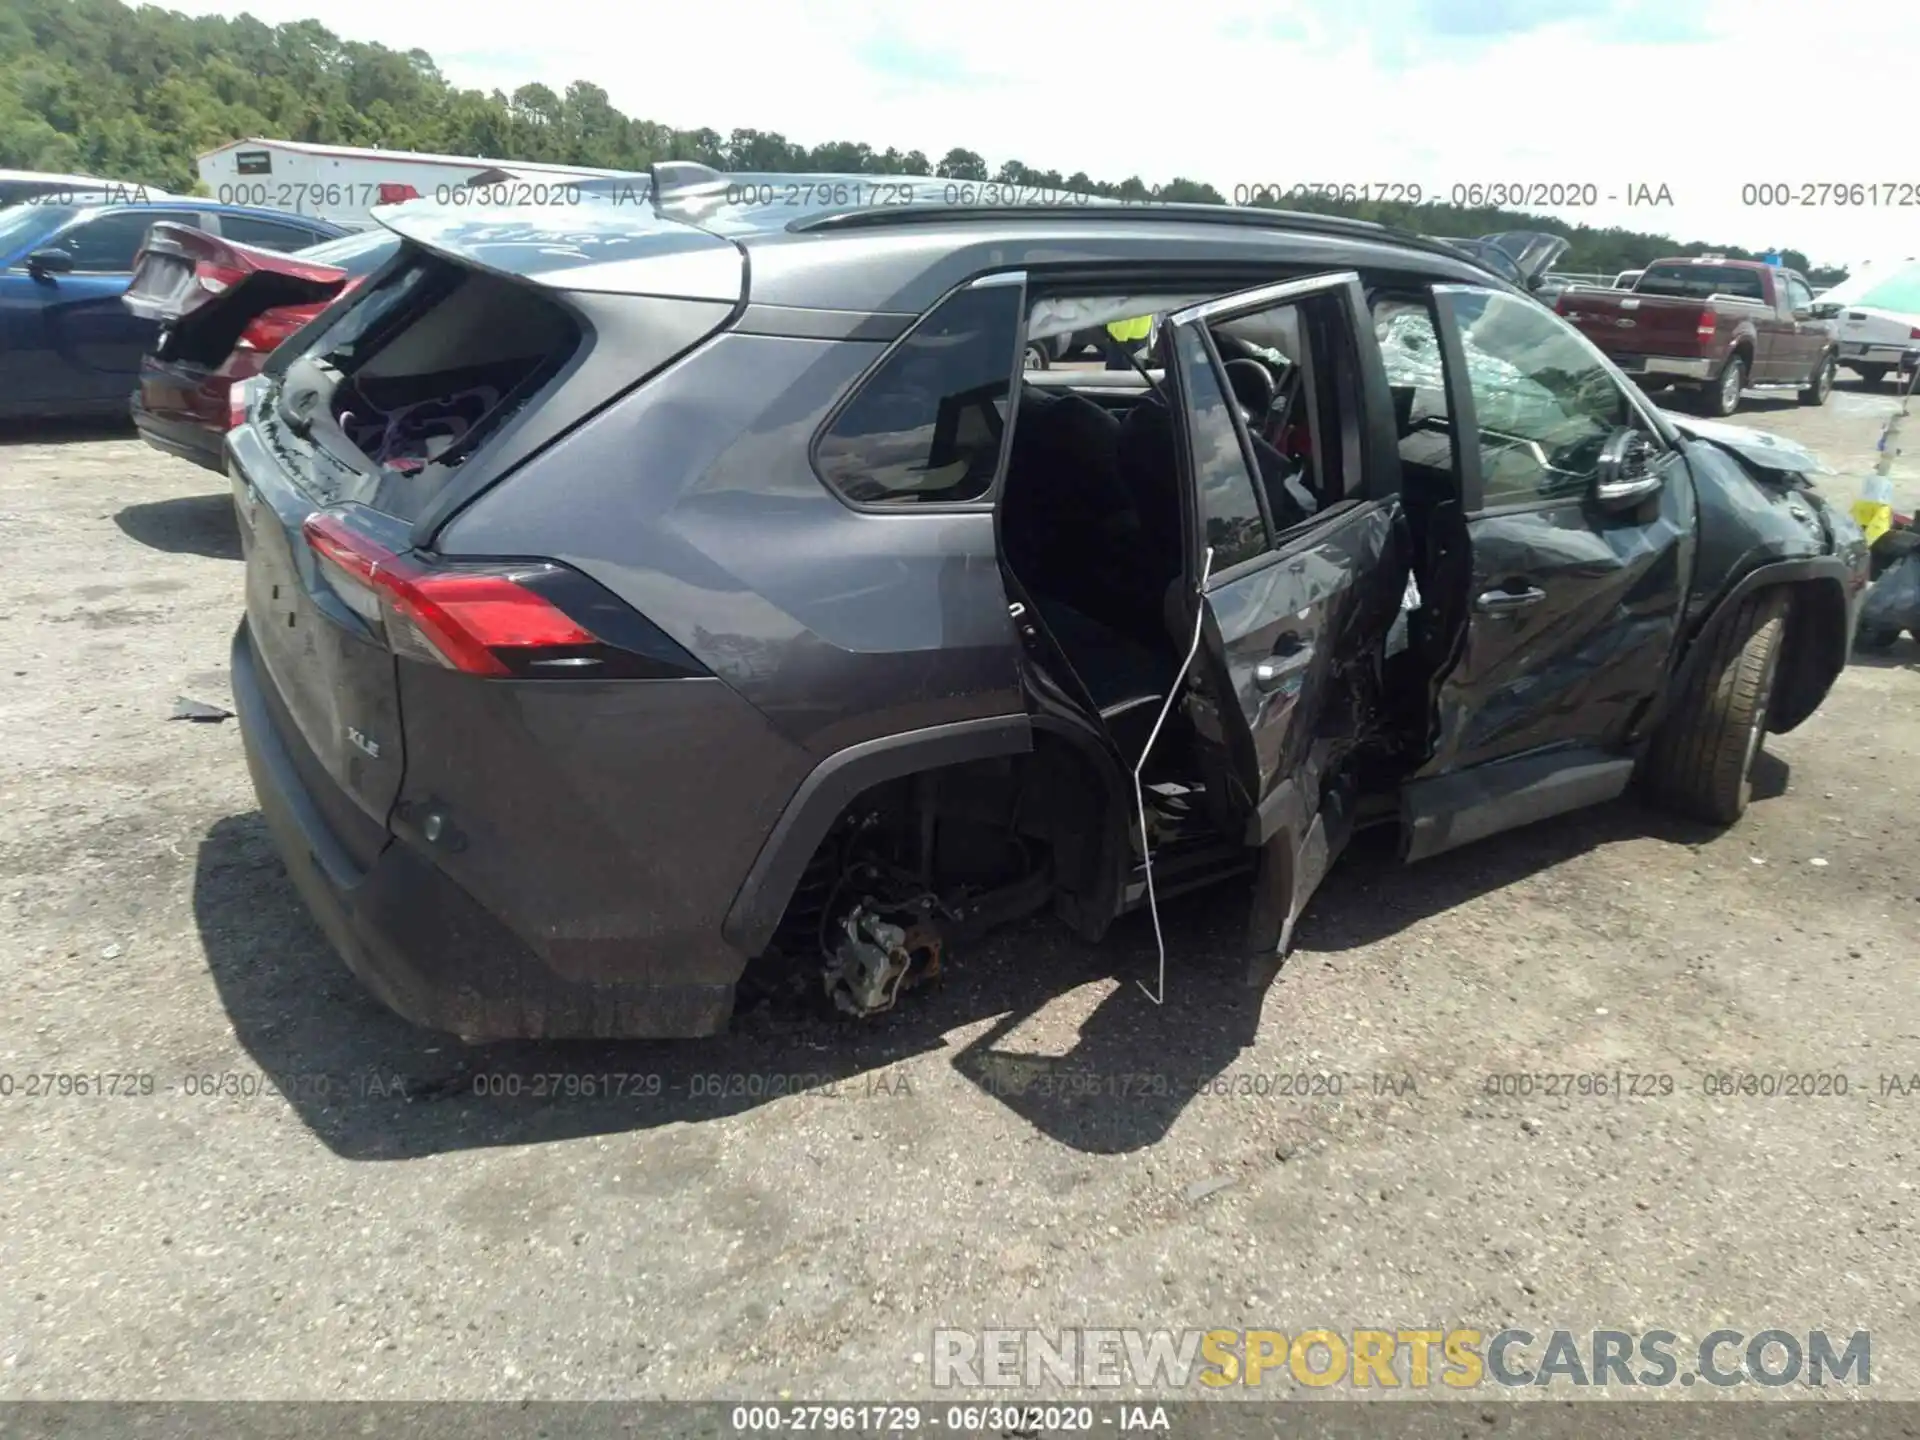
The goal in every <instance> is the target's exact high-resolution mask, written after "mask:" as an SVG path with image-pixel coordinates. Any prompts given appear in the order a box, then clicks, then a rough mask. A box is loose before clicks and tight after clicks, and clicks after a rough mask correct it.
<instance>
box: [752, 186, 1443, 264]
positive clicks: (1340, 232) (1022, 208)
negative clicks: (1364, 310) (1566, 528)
mask: <svg viewBox="0 0 1920 1440" xmlns="http://www.w3.org/2000/svg"><path fill="white" fill-rule="evenodd" d="M1118 215H1125V216H1126V218H1127V219H1129V220H1152V221H1160V222H1167V221H1179V222H1183V223H1198V224H1202V225H1238V226H1243V227H1245V228H1248V229H1253V230H1295V231H1305V232H1307V233H1309V234H1315V235H1337V236H1342V237H1345V238H1348V239H1369V240H1374V239H1378V240H1391V241H1393V242H1394V243H1396V244H1400V245H1407V246H1411V247H1413V248H1415V249H1419V250H1424V251H1426V252H1428V253H1429V254H1436V255H1445V256H1448V257H1449V258H1452V259H1456V260H1470V259H1471V257H1469V256H1465V255H1462V254H1461V253H1460V252H1459V251H1458V250H1456V249H1454V248H1453V247H1452V246H1451V245H1448V244H1446V243H1445V242H1443V241H1440V240H1436V239H1434V238H1433V237H1432V236H1430V235H1421V234H1419V233H1417V232H1415V231H1412V230H1401V229H1398V228H1396V227H1394V226H1391V225H1382V224H1380V223H1379V222H1377V221H1374V220H1355V219H1350V218H1348V217H1347V216H1345V215H1321V214H1318V213H1316V212H1314V211H1310V210H1266V209H1261V208H1257V207H1255V206H1250V205H1206V204H1199V203H1192V204H1186V203H1179V202H1168V203H1165V204H1163V203H1160V202H1158V201H1150V202H1145V203H1129V202H1126V201H1119V200H1108V199H1106V198H1105V197H1099V198H1096V199H1090V200H1089V201H1088V202H1087V203H1085V204H1064V205H940V204H917V205H867V206H862V207H860V208H857V209H856V208H847V209H843V210H830V211H827V212H825V213H823V214H816V215H803V216H800V217H799V218H797V219H795V220H793V221H792V222H790V223H789V224H788V226H787V229H788V230H790V231H792V232H794V233H796V234H808V233H812V232H816V231H823V230H824V231H834V230H869V229H884V228H886V227H888V226H891V225H916V224H918V225H938V224H941V223H943V222H945V221H981V220H1047V221H1062V220H1087V219H1093V218H1099V219H1108V220H1110V219H1113V218H1115V217H1116V216H1118Z"/></svg>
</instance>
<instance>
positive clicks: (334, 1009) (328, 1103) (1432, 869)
mask: <svg viewBox="0 0 1920 1440" xmlns="http://www.w3.org/2000/svg"><path fill="white" fill-rule="evenodd" d="M1785 788H1786V767H1785V765H1784V763H1783V762H1780V761H1779V760H1777V759H1775V758H1774V757H1772V756H1770V755H1766V754H1765V753H1764V752H1763V754H1762V757H1761V761H1760V763H1759V764H1758V765H1757V767H1756V775H1755V797H1756V799H1759V800H1763V801H1764V800H1765V799H1766V798H1769V797H1771V796H1773V795H1777V794H1779V793H1781V792H1782V791H1784V789H1785ZM1717 833H1718V832H1716V831H1715V830H1714V829H1713V828H1712V827H1709V826H1703V825H1690V824H1687V823H1685V822H1680V821H1675V820H1673V819H1671V818H1670V817H1667V816H1664V815H1662V814H1660V813H1659V812H1656V811H1652V810H1649V809H1647V808H1645V807H1643V806H1641V805H1638V804H1635V803H1632V802H1625V801H1623V802H1616V803H1614V804H1612V805H1607V806H1602V807H1599V808H1597V809H1595V810H1592V811H1588V812H1584V813H1581V814H1577V815H1574V816H1570V817H1564V818H1562V819H1559V820H1553V821H1547V822H1544V823H1542V824H1540V825H1537V826H1534V827H1532V828H1530V829H1528V830H1525V831H1521V832H1516V833H1514V834H1511V835H1506V836H1497V837H1494V838H1493V839H1490V840H1487V841H1484V842H1481V843H1480V844H1478V845H1474V846H1470V847H1467V848H1466V849H1463V850H1461V851H1458V852H1455V853H1453V854H1450V855H1443V856H1440V857H1437V858H1435V859H1433V860H1431V861H1427V862H1424V863H1423V864H1420V865H1416V866H1412V867H1402V866H1401V865H1400V864H1399V863H1398V862H1397V860H1396V858H1395V857H1394V855H1393V853H1392V849H1391V846H1390V845H1389V844H1388V843H1386V842H1385V841H1384V840H1381V839H1375V838H1372V837H1369V836H1366V835H1363V836H1361V837H1359V839H1358V840H1356V842H1355V845H1354V846H1353V847H1352V848H1351V849H1350V851H1349V853H1348V856H1347V857H1346V858H1345V859H1344V860H1343V861H1342V863H1341V864H1340V865H1339V866H1337V867H1336V868H1335V870H1334V872H1333V873H1332V874H1331V875H1330V876H1329V877H1328V880H1327V882H1326V884H1325V885H1324V886H1323V887H1322V889H1321V891H1320V893H1319V895H1318V896H1317V897H1316V898H1315V900H1314V903H1313V905H1312V906H1311V908H1310V909H1309V911H1308V913H1307V916H1306V917H1305V919H1304V920H1303V922H1302V926H1301V932H1300V939H1299V944H1298V946H1297V947H1296V950H1295V953H1294V956H1293V957H1292V958H1290V959H1289V961H1288V964H1289V965H1298V964H1303V963H1309V962H1310V961H1311V959H1312V957H1314V956H1315V955H1326V954H1330V953H1334V952H1339V951H1345V950H1350V949H1355V948H1359V947H1362V946H1366V945H1371V944H1373V943H1375V942H1377V941H1379V940H1382V939H1384V938H1386V937H1387V936H1389V935H1392V934H1394V933H1395V932H1397V931H1399V930H1401V929H1404V928H1406V927H1408V926H1411V925H1414V924H1416V923H1418V922H1419V921H1421V920H1423V919H1425V918H1427V917H1429V916H1432V915H1435V914H1438V913H1440V912H1442V911H1445V910H1448V909H1451V908H1453V907H1455V906H1457V905H1460V904H1463V903H1465V902H1466V901H1468V900H1470V899H1472V898H1474V897H1475V896H1478V895H1482V894H1485V893H1487V892H1488V891H1491V890H1496V889H1499V888H1501V887H1503V886H1506V885H1510V884H1513V883H1515V882H1517V881H1519V880H1522V879H1524V878H1526V877H1527V876H1529V875H1532V874H1534V873H1537V872H1538V871H1541V870H1544V869H1548V868H1551V867H1552V866H1554V865H1557V864H1559V863H1561V862H1562V861H1564V860H1567V859H1570V858H1572V857H1573V856H1575V855H1578V854H1581V853H1583V852H1585V851H1588V850H1591V849H1594V848H1597V847H1599V846H1602V845H1606V844H1610V843H1613V842H1615V841H1620V840H1627V839H1633V838H1640V837H1645V836H1648V835H1653V836H1656V837H1658V838H1662V839H1666V840H1669V841H1672V842H1674V843H1678V844H1689V845H1691V844H1699V843H1703V842H1705V841H1708V840H1711V839H1712V838H1713V837H1714V836H1715V835H1716V834H1717ZM1245 913H1246V906H1245V899H1244V895H1243V893H1242V892H1241V891H1240V890H1238V889H1237V888H1236V887H1234V886H1232V885H1228V886H1223V887H1220V888H1218V889H1215V890H1212V891H1203V892H1199V893H1196V894H1194V895H1190V896H1185V897H1182V898H1180V899H1178V900H1174V901H1170V902H1169V903H1168V904H1166V905H1164V906H1163V907H1162V911H1161V919H1162V924H1163V930H1164V934H1165V938H1166V950H1167V956H1168V961H1167V969H1168V973H1167V984H1166V989H1165V995H1164V1003H1160V1004H1156V1003H1154V1001H1153V1000H1152V999H1151V998H1150V997H1149V996H1148V995H1147V994H1145V993H1143V991H1142V988H1141V984H1137V983H1136V982H1142V983H1144V984H1145V985H1146V986H1149V987H1151V986H1154V985H1155V984H1156V979H1157V976H1156V969H1157V952H1156V948H1155V942H1154V933H1153V928H1152V923H1151V920H1150V919H1149V917H1147V916H1145V915H1133V916H1129V917H1126V918H1125V919H1123V920H1121V921H1120V922H1118V923H1117V924H1115V925H1114V927H1113V928H1112V930H1111V931H1110V933H1109V934H1108V936H1107V938H1106V939H1105V940H1104V941H1102V942H1101V943H1100V944H1098V945H1090V944H1087V943H1085V942H1083V941H1081V940H1078V939H1077V938H1075V937H1073V936H1072V935H1071V934H1069V933H1068V932H1067V931H1066V930H1065V929H1064V928H1063V927H1062V926H1060V925H1059V924H1057V923H1055V922H1053V921H1051V920H1036V921H1030V922H1026V923H1023V924H1019V925H1016V926H1012V927H1009V928H1008V929H1006V930H1004V931H1001V932H999V933H998V934H996V935H993V936H990V937H989V938H988V939H986V940H985V941H983V942H981V943H980V944H978V945H977V946H975V947H972V948H970V949H969V950H968V951H967V952H966V953H964V954H963V955H960V956H958V957H955V958H954V959H952V960H951V961H950V962H949V964H948V966H947V967H946V973H945V974H944V975H943V977H942V978H941V979H940V980H939V981H938V982H937V983H935V984H933V985H930V986H927V987H925V988H922V989H919V990H914V991H910V992H908V994H907V995H906V996H905V997H904V998H903V999H902V1001H901V1003H900V1006H899V1008H898V1009H896V1010H895V1011H893V1012H891V1013H889V1014H887V1015H883V1016H879V1017H876V1018H875V1019H873V1020H870V1021H867V1022H859V1023H857V1022H852V1021H847V1020H844V1019H842V1018H840V1017H837V1016H832V1015H830V1014H824V1013H822V1012H821V1009H820V1007H819V1006H818V1005H817V1004H816V1003H815V1002H814V1000H813V997H812V996H811V995H810V994H806V993H800V994H791V993H789V994H778V993H765V992H762V993H761V994H760V995H759V996H758V997H757V998H754V999H749V1000H745V1001H743V1005H742V1013H741V1014H739V1015H738V1016H736V1019H735V1022H734V1028H733V1030H732V1031H731V1032H730V1033H728V1034H725V1035H721V1036H717V1037H714V1038H712V1039H708V1040H685V1041H620V1042H597V1041H573V1042H505V1043H496V1044H486V1045H465V1044H463V1043H461V1042H460V1041H458V1040H456V1039H453V1038H451V1037H448V1036H442V1035H437V1034H434V1033H432V1032H428V1031H424V1030H420V1029H417V1028H415V1027H414V1026H412V1025H410V1024H408V1023H407V1022H405V1021H403V1020H401V1019H399V1018H398V1017H396V1016H394V1015H392V1014H390V1013H389V1012H388V1011H387V1010H385V1009H384V1008H383V1007H382V1006H380V1005H379V1004H378V1003H377V1002H375V1001H374V1000H373V999H371V998H370V997H369V996H368V995H367V994H366V992H365V991H364V990H362V989H361V987H360V985H359V982H358V981H357V980H355V979H354V978H353V976H352V975H350V974H349V973H348V972H347V970H346V967H345V966H344V965H343V964H342V963H341V961H340V960H339V959H338V958H337V957H336V956H335V955H334V954H333V952H332V949H331V948H330V946H329V945H328V943H327V941H326V939H325V938H324V937H323V936H322V934H321V932H320V930H319V927H318V926H317V925H316V924H315V923H314V922H313V920H312V919H311V918H310V917H309V916H308V914H307V912H306V910H305V908H304V906H303V905H302V902H301V901H300V899H299V897H298V895H297V894H296V892H295V891H294V889H293V885H292V883H291V881H289V880H288V878H287V876H286V872H285V870H284V869H283V868H282V866H281V863H280V860H279V857H278V856H277V854H276V853H275V851H274V848H273V843H272V841H271V839H270V837H269V835H268V832H267V829H266V825H265V822H264V821H263V820H262V818H261V817H260V815H259V814H258V813H250V814H245V815H235V816H230V817H228V818H226V819H223V820H221V821H219V822H218V823H217V824H215V825H214V826H213V828H212V829H211V830H210V831H209V832H208V833H207V835H206V836H205V838H204V839H203V840H202V842H201V844H200V849H199V854H198V857H197V864H196V867H195V877H194V915H195V919H196V921H197V922H198V925H199V930H200V935H201V939H202V942H203V944H204V946H205V949H206V953H207V960H208V965H209V968H210V970H211V972H212V976H213V980H214V984H215V985H216V987H217V988H218V990H219V992H220V997H221V1000H222V1002H223V1003H224V1005H225V1007H226V1010H227V1013H228V1015H229V1017H230V1018H231V1020H232V1022H233V1027H234V1032H235V1034H236V1036H237V1037H238V1038H239V1041H240V1043H241V1045H242V1046H243V1047H244V1048H245V1049H246V1051H247V1052H248V1054H249V1055H250V1056H251V1057H252V1059H253V1060H254V1062H255V1063H256V1064H257V1065H258V1066H259V1068H260V1070H261V1071H263V1072H264V1074H265V1075H266V1076H267V1077H268V1078H269V1079H270V1081H271V1084H272V1085H273V1087H274V1088H276V1089H277V1090H278V1091H279V1092H280V1093H281V1094H282V1095H283V1096H284V1097H285V1098H286V1099H287V1101H288V1102H289V1103H290V1104H291V1105H292V1106H293V1108H294V1110H295V1111H296V1113H298V1115H299V1116H300V1118H301V1120H302V1121H303V1122H304V1123H305V1124H306V1125H307V1126H308V1128H309V1129H311V1130H312V1131H313V1132H314V1134H315V1135H316V1136H318V1137H319V1138H320V1139H321V1140H322V1141H323V1142H324V1143H325V1144H326V1145H327V1146H328V1147H329V1148H330V1149H331V1150H333V1151H334V1152H335V1153H336V1154H339V1155H341V1156H343V1157H345V1158H348V1159H355V1160H397V1159H408V1158H413V1157H417V1156H424V1155H432V1154H439V1153H444V1152H448V1151H456V1150H464V1149H474V1148H484V1147H491V1146H506V1145H533V1144H540V1143H544V1142H548V1141H555V1140H566V1139H575V1138H579V1137H582V1136H589V1135H602V1134H615V1133H621V1132H625V1131H632V1130H646V1129H652V1128H655V1127H657V1126H661V1125H668V1124H699V1123H702V1122H705V1121H710V1120H716V1119H721V1118H724V1117H726V1116H730V1115H735V1114H739V1113H742V1112H744V1111H748V1110H751V1109H754V1108H756V1107H758V1106H760V1105H763V1104H767V1103H769V1102H771V1101H776V1100H782V1101H790V1102H791V1103H803V1104H812V1103H821V1104H824V1103H829V1102H830V1101H831V1100H833V1099H836V1098H846V1097H863V1098H879V1097H884V1096H888V1095H899V1094H902V1093H905V1091H906V1090H908V1089H911V1090H912V1091H913V1092H914V1093H918V1092H919V1090H920V1089H921V1088H923V1087H924V1086H925V1085H926V1084H927V1083H928V1080H927V1077H926V1067H925V1066H914V1067H912V1068H911V1069H908V1068H905V1067H904V1062H907V1061H909V1060H912V1059H914V1058H915V1057H920V1056H926V1055H931V1054H939V1053H940V1052H946V1054H947V1056H948V1061H949V1066H950V1070H951V1079H952V1083H955V1084H964V1085H969V1086H971V1087H972V1088H973V1089H974V1090H976V1091H978V1092H980V1093H984V1094H986V1095H989V1096H991V1097H992V1098H993V1099H994V1100H996V1101H997V1102H998V1103H1000V1104H1003V1105H1005V1106H1007V1107H1008V1108H1009V1109H1012V1110H1014V1111H1016V1112H1017V1113H1019V1114H1020V1115H1021V1116H1022V1117H1023V1118H1025V1119H1026V1120H1027V1121H1028V1122H1029V1123H1030V1124H1032V1125H1033V1126H1034V1127H1035V1128H1036V1129H1038V1130H1039V1131H1040V1132H1041V1133H1043V1134H1045V1135H1047V1136H1048V1137H1049V1138H1051V1139H1053V1140H1055V1141H1057V1142H1058V1143H1060V1144H1062V1145H1066V1146H1069V1147H1071V1148H1073V1149H1075V1150H1079V1151H1082V1152H1086V1153H1092V1154H1121V1153H1126V1152H1129V1151H1135V1150H1139V1149H1142V1148H1144V1147H1147V1146H1150V1145H1152V1144H1154V1143H1156V1142H1157V1141H1159V1140H1161V1139H1162V1138H1164V1137H1165V1135H1166V1134H1167V1133H1168V1131H1169V1130H1170V1129H1171V1128H1172V1126H1173V1124H1174V1122H1175V1121H1176V1120H1177V1119H1178V1118H1179V1116H1180V1115H1181V1113H1182V1112H1183V1111H1184V1110H1185V1108H1186V1107H1187V1106H1188V1105H1189V1104H1191V1103H1192V1102H1193V1100H1194V1099H1195V1098H1196V1097H1197V1096H1200V1095H1204V1094H1206V1093H1208V1092H1209V1090H1210V1089H1213V1088H1217V1087H1218V1086H1219V1085H1221V1084H1223V1083H1224V1084H1229V1085H1230V1084H1231V1083H1232V1079H1231V1075H1230V1072H1231V1071H1232V1069H1233V1067H1234V1065H1235V1062H1236V1060H1237V1059H1238V1058H1239V1057H1240V1055H1241V1054H1242V1053H1243V1052H1244V1051H1245V1049H1246V1048H1247V1047H1248V1046H1250V1045H1251V1044H1252V1043H1253V1041H1254V1039H1255V1037H1256V1034H1257V1032H1258V1028H1259V1023H1260V1017H1261V1011H1262V1006H1263V1003H1264V1001H1265V999H1266V995H1267V992H1266V991H1265V990H1264V989H1260V988H1255V987H1252V986H1249V985H1248V983H1247V961H1246V957H1245V954H1244V950H1243V946H1242V944H1241V927H1242V925H1243V923H1244V919H1245ZM743 990H744V987H743ZM1069 995H1072V997H1073V998H1072V1001H1071V1002H1069V1005H1070V1008H1072V1009H1073V1012H1074V1013H1076V1014H1077V1013H1079V1012H1080V1011H1081V1010H1084V1009H1085V1007H1086V1004H1087V1001H1088V1000H1089V999H1091V1001H1092V1008H1091V1011H1090V1012H1089V1013H1086V1014H1085V1015H1084V1018H1082V1019H1080V1020H1079V1021H1078V1022H1077V1023H1073V1022H1070V1021H1061V1020H1059V1019H1057V1018H1056V1017H1045V1018H1044V1019H1039V1018H1037V1017H1042V1015H1043V1012H1045V1011H1046V1010H1047V1009H1048V1007H1049V1006H1051V1005H1053V1004H1054V1003H1055V1002H1057V1001H1060V1000H1061V999H1062V997H1065V996H1069ZM982 1022H986V1028H985V1029H984V1030H981V1029H979V1028H978V1027H980V1026H981V1024H982ZM1029 1022H1035V1023H1034V1025H1033V1028H1034V1029H1036V1030H1041V1031H1044V1032H1045V1033H1046V1034H1047V1035H1048V1037H1049V1042H1050V1043H1047V1044H1045V1045H1044V1046H1043V1047H1041V1048H1039V1049H1034V1048H1031V1047H1032V1045H1033V1042H1029V1041H1026V1040H1024V1035H1025V1034H1026V1033H1027V1027H1028V1024H1029ZM1063 1026H1064V1027H1065V1028H1067V1029H1070V1030H1071V1034H1070V1035H1067V1036H1065V1038H1067V1039H1068V1040H1069V1042H1070V1043H1069V1044H1068V1046H1067V1047H1066V1048H1065V1050H1064V1052H1063V1051H1062V1049H1061V1046H1060V1045H1059V1044H1057V1043H1051V1042H1052V1041H1054V1039H1055V1038H1056V1037H1057V1036H1059V1035H1060V1034H1061V1032H1062V1029H1063ZM962 1029H966V1030H971V1031H975V1032H977V1033H973V1034H972V1035H971V1036H970V1037H969V1038H967V1039H966V1040H965V1041H964V1042H960V1043H956V1041H955V1040H954V1039H952V1038H950V1037H952V1036H953V1032H955V1031H956V1030H962ZM1223 1077H1226V1078H1225V1079H1223ZM936 1083H945V1082H944V1081H943V1082H936ZM801 1096H805V1097H806V1098H804V1099H801V1098H798V1097H801Z"/></svg>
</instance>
